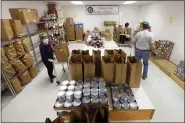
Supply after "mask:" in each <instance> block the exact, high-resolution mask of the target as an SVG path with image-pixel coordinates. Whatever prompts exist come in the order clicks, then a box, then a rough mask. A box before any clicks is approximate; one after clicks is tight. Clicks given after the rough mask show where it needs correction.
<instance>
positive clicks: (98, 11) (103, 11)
mask: <svg viewBox="0 0 185 123" xmlns="http://www.w3.org/2000/svg"><path fill="white" fill-rule="evenodd" d="M86 12H87V14H88V15H114V14H118V13H119V6H117V5H112V6H109V5H92V6H90V5H87V6H86Z"/></svg>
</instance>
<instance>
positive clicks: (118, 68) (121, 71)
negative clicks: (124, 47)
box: [114, 56, 127, 84]
mask: <svg viewBox="0 0 185 123" xmlns="http://www.w3.org/2000/svg"><path fill="white" fill-rule="evenodd" d="M114 62H115V80H114V82H115V83H117V84H124V83H125V82H126V73H127V64H126V63H125V62H124V60H123V58H122V57H121V56H115V57H114Z"/></svg>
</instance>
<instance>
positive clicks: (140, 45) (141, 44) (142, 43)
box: [133, 22, 154, 80]
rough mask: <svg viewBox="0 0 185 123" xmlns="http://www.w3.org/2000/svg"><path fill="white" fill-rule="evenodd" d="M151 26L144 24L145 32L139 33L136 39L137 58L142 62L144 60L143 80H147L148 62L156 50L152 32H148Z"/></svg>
mask: <svg viewBox="0 0 185 123" xmlns="http://www.w3.org/2000/svg"><path fill="white" fill-rule="evenodd" d="M149 28H150V25H149V23H148V22H144V23H143V30H142V31H140V32H138V33H137V34H136V35H135V37H134V41H133V42H134V45H135V56H136V57H137V58H138V59H139V60H141V59H143V65H144V69H143V76H142V78H143V80H145V79H146V78H147V73H148V61H149V58H150V52H151V51H153V50H154V48H153V47H152V43H153V41H154V39H153V36H152V34H151V32H149V31H148V29H149Z"/></svg>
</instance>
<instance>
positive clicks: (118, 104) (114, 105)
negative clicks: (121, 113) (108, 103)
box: [113, 102, 121, 109]
mask: <svg viewBox="0 0 185 123" xmlns="http://www.w3.org/2000/svg"><path fill="white" fill-rule="evenodd" d="M113 107H114V108H116V109H121V104H120V103H119V102H114V104H113Z"/></svg>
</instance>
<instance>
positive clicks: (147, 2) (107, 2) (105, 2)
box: [47, 1, 156, 5]
mask: <svg viewBox="0 0 185 123" xmlns="http://www.w3.org/2000/svg"><path fill="white" fill-rule="evenodd" d="M47 2H56V3H59V4H61V5H75V4H72V3H71V2H70V1H47ZM82 2H83V3H84V5H123V4H122V3H123V2H124V1H82ZM154 2H156V1H137V2H135V3H133V4H128V5H145V4H150V3H154Z"/></svg>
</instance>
